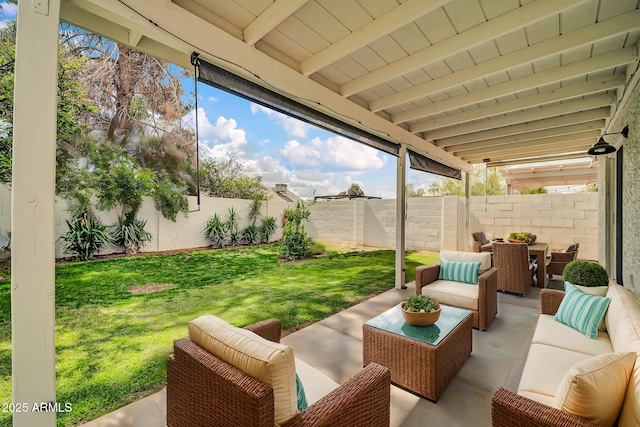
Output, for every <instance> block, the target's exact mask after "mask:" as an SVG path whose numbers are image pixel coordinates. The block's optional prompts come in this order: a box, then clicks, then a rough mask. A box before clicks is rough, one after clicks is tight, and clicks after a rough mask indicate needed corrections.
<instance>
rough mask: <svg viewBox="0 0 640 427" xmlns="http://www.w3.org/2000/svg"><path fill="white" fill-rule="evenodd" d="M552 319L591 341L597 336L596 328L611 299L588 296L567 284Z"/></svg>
mask: <svg viewBox="0 0 640 427" xmlns="http://www.w3.org/2000/svg"><path fill="white" fill-rule="evenodd" d="M564 288H565V294H564V298H563V299H562V302H561V303H560V307H558V311H557V312H556V315H555V317H554V319H556V320H557V321H558V322H561V323H564V324H565V325H568V326H571V327H572V328H573V329H575V330H577V331H580V332H581V333H583V334H584V335H586V336H587V337H589V338H591V339H592V340H594V339H596V337H597V336H598V326H600V322H601V321H602V318H603V317H604V315H605V314H606V313H607V308H608V307H609V303H610V302H611V298H607V297H599V296H597V295H589V294H585V293H584V292H582V291H580V290H579V289H578V288H576V287H575V286H574V285H572V284H571V283H569V282H565V284H564Z"/></svg>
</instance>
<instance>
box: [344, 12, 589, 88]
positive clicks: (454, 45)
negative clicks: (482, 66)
mask: <svg viewBox="0 0 640 427" xmlns="http://www.w3.org/2000/svg"><path fill="white" fill-rule="evenodd" d="M581 3H584V1H583V0H579V1H576V0H556V1H535V2H531V3H528V4H526V5H524V6H522V7H519V8H517V9H514V10H512V11H511V12H507V13H505V14H503V15H500V16H498V17H497V18H494V19H492V20H490V21H487V22H485V23H484V24H481V25H478V26H476V27H473V28H471V29H469V30H467V31H465V32H463V33H460V34H458V35H457V36H454V37H450V38H448V39H446V40H444V41H442V42H440V43H437V44H435V45H433V46H429V47H427V48H425V49H423V50H421V51H419V52H417V53H415V54H413V55H410V56H407V57H405V58H403V59H400V60H398V61H396V62H394V63H392V64H389V65H387V66H384V67H382V68H379V69H377V70H375V71H373V72H371V73H369V74H366V75H364V76H362V77H359V78H357V79H354V80H352V81H350V82H347V83H344V84H343V85H342V86H340V93H341V94H342V95H343V96H350V95H353V94H355V93H358V92H362V91H363V90H365V89H368V88H371V87H373V86H376V85H379V84H380V83H384V82H386V81H388V80H391V79H394V78H396V77H397V76H401V75H404V74H407V73H409V72H411V71H415V70H417V69H419V68H422V67H424V66H426V65H429V64H432V63H434V62H436V61H440V60H441V59H444V58H446V57H448V56H452V55H455V54H457V53H460V52H462V51H465V50H468V49H471V48H472V47H474V46H478V45H480V44H482V43H485V42H487V41H490V40H493V39H496V38H498V37H500V36H503V35H505V34H509V33H511V32H513V31H516V30H519V29H521V28H524V27H526V26H528V25H531V24H533V23H534V22H538V21H542V20H543V19H546V18H548V17H550V16H553V15H557V14H559V13H560V12H562V11H564V10H567V9H570V8H573V7H576V6H578V5H579V4H581Z"/></svg>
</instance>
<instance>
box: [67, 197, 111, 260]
mask: <svg viewBox="0 0 640 427" xmlns="http://www.w3.org/2000/svg"><path fill="white" fill-rule="evenodd" d="M72 215H73V217H72V219H71V221H69V220H68V219H67V220H66V221H67V227H68V228H69V230H68V231H67V232H66V233H64V234H62V235H61V236H60V237H59V238H58V242H59V243H60V244H61V246H62V251H63V252H64V253H65V254H69V255H71V256H72V257H73V258H74V259H76V260H80V261H86V260H88V259H92V258H93V256H94V255H95V254H97V253H99V252H101V251H102V250H103V249H105V248H106V247H107V246H109V245H110V244H111V235H110V233H109V230H108V228H107V226H106V225H105V224H104V223H103V222H102V221H100V219H99V218H97V217H96V216H95V215H94V214H93V212H92V211H91V210H90V209H89V208H80V209H78V210H77V211H76V212H74V213H73V214H72Z"/></svg>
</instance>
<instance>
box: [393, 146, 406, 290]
mask: <svg viewBox="0 0 640 427" xmlns="http://www.w3.org/2000/svg"><path fill="white" fill-rule="evenodd" d="M406 162H407V146H406V145H404V144H402V145H401V146H400V152H399V153H398V161H397V171H396V174H397V175H396V288H397V289H405V288H406V287H407V282H406V280H405V270H404V250H405V219H406V196H405V181H406V175H407V172H406V169H405V168H406Z"/></svg>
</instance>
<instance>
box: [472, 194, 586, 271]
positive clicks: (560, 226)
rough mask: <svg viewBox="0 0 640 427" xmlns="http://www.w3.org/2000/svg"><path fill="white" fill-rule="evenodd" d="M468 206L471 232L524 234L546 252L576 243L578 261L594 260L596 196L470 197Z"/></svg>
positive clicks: (498, 235)
mask: <svg viewBox="0 0 640 427" xmlns="http://www.w3.org/2000/svg"><path fill="white" fill-rule="evenodd" d="M470 203H471V220H470V229H471V233H473V232H475V231H485V232H488V233H490V234H491V235H492V236H493V237H502V238H507V237H508V236H509V233H512V232H518V231H528V232H530V233H532V234H535V235H536V236H537V240H538V241H540V242H544V243H548V244H549V248H550V249H566V248H567V247H568V246H569V245H572V244H574V243H580V252H579V255H578V256H579V258H582V259H593V260H596V259H597V257H598V193H574V194H529V195H513V196H491V197H488V198H486V199H485V197H472V198H471V201H470Z"/></svg>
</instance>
